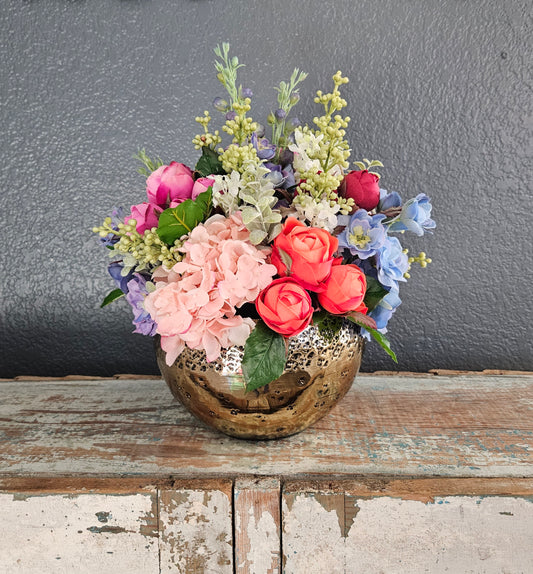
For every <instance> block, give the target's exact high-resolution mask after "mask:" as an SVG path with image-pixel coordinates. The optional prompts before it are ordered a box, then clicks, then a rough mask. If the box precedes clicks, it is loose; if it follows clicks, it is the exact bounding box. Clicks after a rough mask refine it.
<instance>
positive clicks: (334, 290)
mask: <svg viewBox="0 0 533 574" xmlns="http://www.w3.org/2000/svg"><path fill="white" fill-rule="evenodd" d="M365 292H366V277H365V274H364V273H363V272H362V271H361V269H359V267H357V265H335V266H334V267H332V269H331V275H330V276H329V279H328V280H327V281H326V289H325V291H322V292H321V293H319V294H318V302H319V303H320V304H321V305H322V307H324V309H325V310H326V311H329V312H330V313H333V314H334V315H346V313H350V312H351V311H358V312H360V313H364V314H366V312H367V311H368V309H367V308H366V305H365V304H364V303H363V299H364V298H365Z"/></svg>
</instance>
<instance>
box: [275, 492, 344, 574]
mask: <svg viewBox="0 0 533 574" xmlns="http://www.w3.org/2000/svg"><path fill="white" fill-rule="evenodd" d="M282 524H283V572H284V574H302V573H303V572H305V574H323V573H324V572H328V574H339V573H341V572H344V571H345V565H346V564H345V561H346V556H345V555H346V551H345V544H346V539H345V536H344V529H345V512H344V493H343V492H341V493H339V492H316V491H315V492H287V493H286V492H284V493H283V496H282Z"/></svg>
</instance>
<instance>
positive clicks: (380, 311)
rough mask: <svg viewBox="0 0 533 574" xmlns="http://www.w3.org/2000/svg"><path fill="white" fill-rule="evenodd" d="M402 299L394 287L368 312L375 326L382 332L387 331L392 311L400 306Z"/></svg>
mask: <svg viewBox="0 0 533 574" xmlns="http://www.w3.org/2000/svg"><path fill="white" fill-rule="evenodd" d="M401 302H402V300H401V299H400V297H399V296H398V291H397V290H396V289H394V290H391V291H389V292H388V293H387V294H386V295H385V297H383V299H382V300H381V301H380V302H379V303H378V304H377V305H376V306H375V307H374V309H372V311H370V313H368V316H369V317H372V319H374V321H375V322H376V328H377V330H378V331H381V332H382V333H386V332H387V323H388V322H389V319H390V318H391V317H392V315H393V313H394V311H396V309H397V308H398V307H399V306H400V304H401Z"/></svg>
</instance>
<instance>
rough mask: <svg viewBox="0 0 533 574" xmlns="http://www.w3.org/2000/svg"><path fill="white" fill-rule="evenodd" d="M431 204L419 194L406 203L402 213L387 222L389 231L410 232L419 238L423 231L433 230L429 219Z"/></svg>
mask: <svg viewBox="0 0 533 574" xmlns="http://www.w3.org/2000/svg"><path fill="white" fill-rule="evenodd" d="M430 215H431V203H430V199H429V197H428V196H427V195H426V194H425V193H419V194H418V195H417V196H416V197H414V198H413V199H410V200H409V201H407V202H406V203H405V204H404V206H403V207H402V211H401V212H400V214H399V215H397V216H396V217H395V218H394V219H392V220H391V221H390V222H388V224H387V225H388V227H389V231H407V230H408V231H412V232H413V233H416V235H418V236H419V237H420V236H421V235H424V231H428V230H430V229H434V228H435V222H434V221H433V219H431V218H430Z"/></svg>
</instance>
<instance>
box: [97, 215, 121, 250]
mask: <svg viewBox="0 0 533 574" xmlns="http://www.w3.org/2000/svg"><path fill="white" fill-rule="evenodd" d="M124 215H125V213H124V208H123V207H114V208H113V211H112V212H111V216H110V217H111V227H112V228H113V229H114V230H115V231H118V224H119V223H123V222H124ZM117 241H118V236H117V235H114V234H113V233H109V235H106V236H105V237H101V238H100V243H101V244H102V245H104V246H105V247H111V246H113V245H114V244H115V243H116V242H117Z"/></svg>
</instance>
